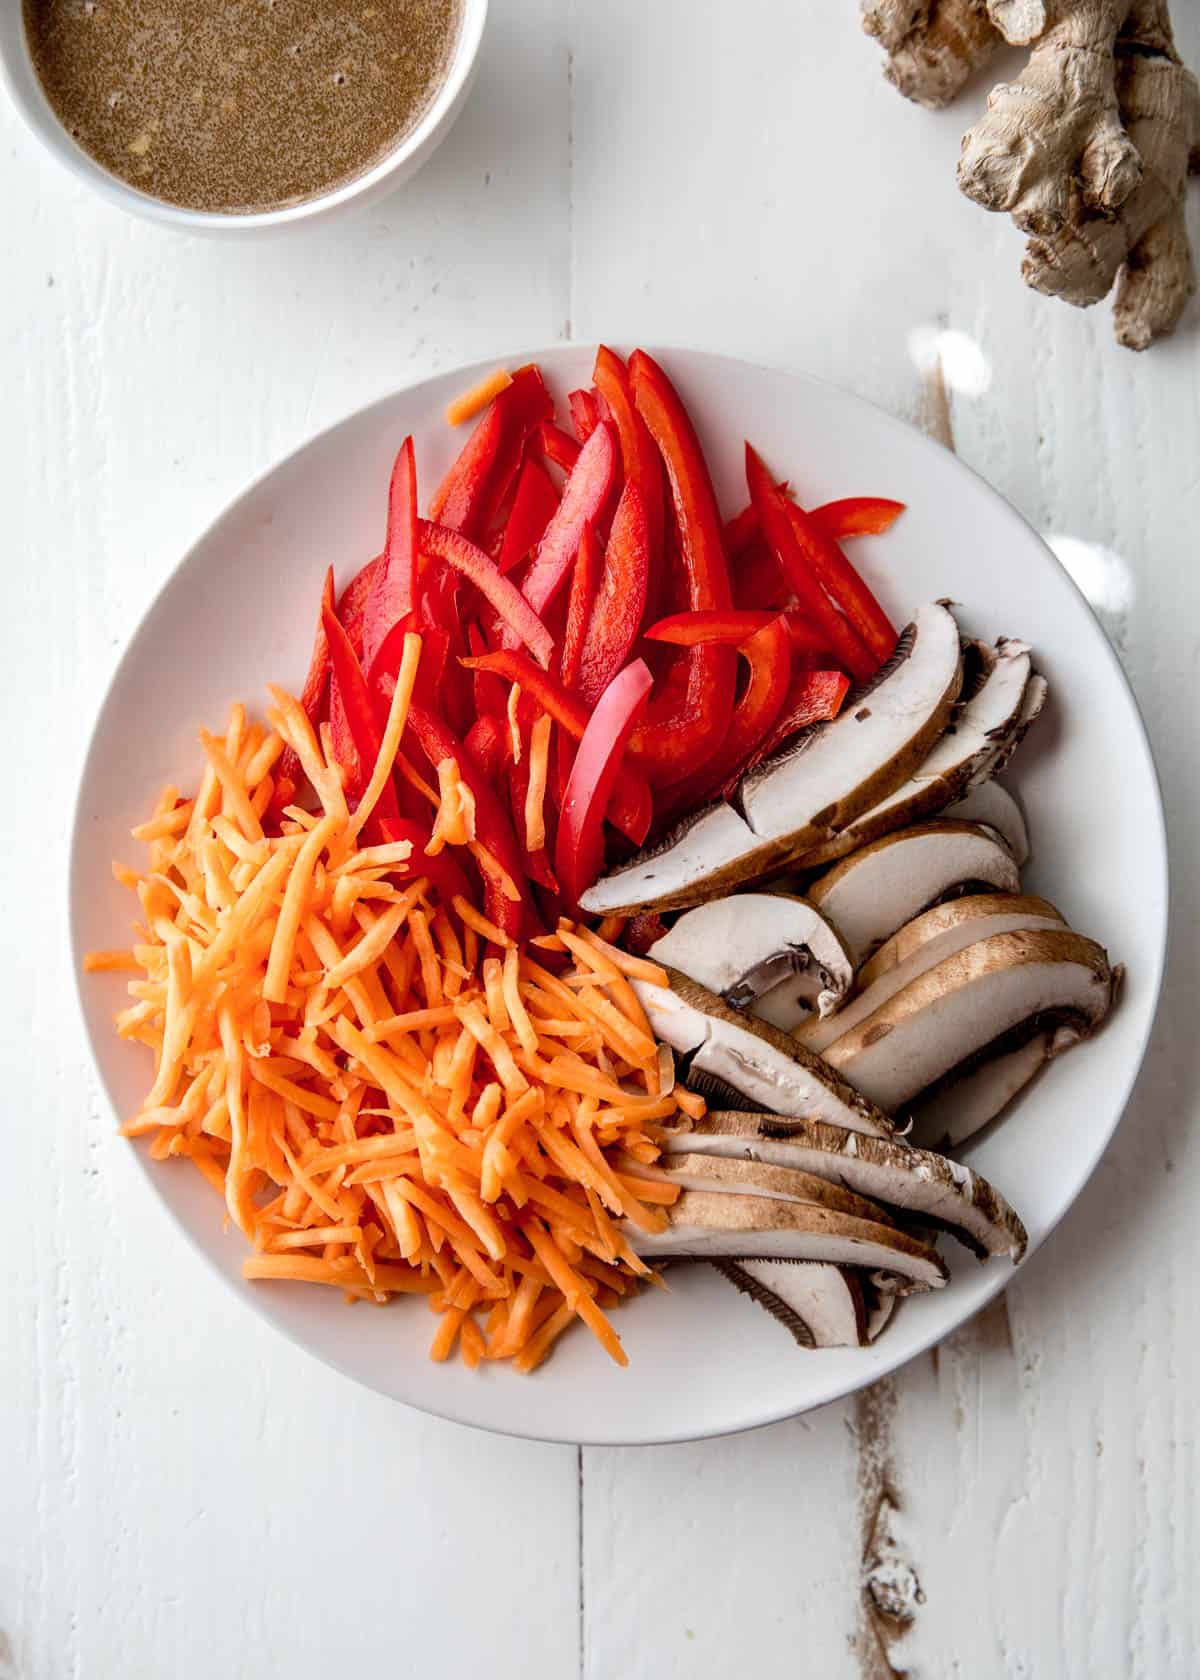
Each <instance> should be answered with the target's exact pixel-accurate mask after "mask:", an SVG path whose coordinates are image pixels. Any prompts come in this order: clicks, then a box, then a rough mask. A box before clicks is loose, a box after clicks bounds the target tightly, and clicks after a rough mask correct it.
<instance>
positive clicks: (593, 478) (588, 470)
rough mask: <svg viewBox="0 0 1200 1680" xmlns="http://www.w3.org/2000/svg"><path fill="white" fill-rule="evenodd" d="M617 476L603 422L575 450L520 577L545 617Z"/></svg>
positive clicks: (613, 445) (611, 435)
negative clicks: (584, 533)
mask: <svg viewBox="0 0 1200 1680" xmlns="http://www.w3.org/2000/svg"><path fill="white" fill-rule="evenodd" d="M616 471H617V434H616V432H615V430H614V429H613V427H612V426H611V425H610V424H609V422H608V421H607V420H602V421H601V422H600V424H599V425H598V426H597V427H596V430H595V431H594V432H593V433H592V435H591V437H590V438H589V439H588V440H587V442H586V443H585V444H584V446H583V448H582V449H581V450H580V451H579V459H578V460H577V461H576V463H575V465H574V466H573V467H572V469H571V471H570V473H569V474H568V476H567V482H566V483H565V484H564V485H563V493H562V501H561V502H560V503H559V504H558V508H557V510H556V511H555V514H554V517H553V519H552V520H551V521H550V523H549V525H548V526H547V527H546V534H545V536H544V537H543V538H542V540H541V542H540V543H539V544H538V546H537V551H536V553H535V554H534V556H533V560H532V561H531V563H530V566H529V570H528V572H527V573H526V574H525V582H524V584H523V585H522V588H523V591H524V595H525V599H526V600H527V601H528V602H529V605H530V606H531V607H532V608H533V610H534V612H535V613H544V612H545V610H546V608H547V607H548V606H549V605H550V603H551V601H552V600H553V599H554V597H555V595H557V593H558V591H559V589H560V588H561V587H562V585H563V584H564V583H565V582H566V578H567V573H568V572H569V571H570V569H571V562H572V561H573V560H574V558H575V555H576V552H577V551H578V548H579V536H580V533H581V531H582V530H583V527H584V525H585V523H586V522H587V521H588V520H589V519H590V520H593V521H594V520H597V519H598V518H599V517H600V514H601V513H602V512H603V510H604V505H605V503H606V502H607V501H608V497H609V492H610V491H611V489H612V486H613V479H614V478H615V476H616Z"/></svg>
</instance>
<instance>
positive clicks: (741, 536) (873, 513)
mask: <svg viewBox="0 0 1200 1680" xmlns="http://www.w3.org/2000/svg"><path fill="white" fill-rule="evenodd" d="M779 488H780V489H781V490H782V491H783V492H784V494H785V495H786V494H787V488H788V487H787V483H786V482H784V483H782V484H781V485H780V486H779ZM905 505H906V504H905V503H904V502H893V501H891V500H890V499H889V498H888V497H887V496H843V497H842V498H841V500H840V501H836V502H822V503H821V506H820V507H815V508H812V509H810V511H809V515H808V517H809V518H810V519H815V520H816V522H817V524H818V525H819V526H820V527H821V529H822V530H823V531H824V532H825V534H826V536H828V537H832V538H833V540H834V542H840V541H841V540H842V538H843V537H878V536H881V535H882V534H883V532H884V531H890V530H891V528H892V526H893V525H894V524H895V523H896V521H897V519H899V517H900V515H901V514H902V513H903V512H904V509H905ZM760 532H761V526H760V525H759V523H758V514H757V513H756V512H755V511H754V503H753V502H750V503H748V504H747V506H746V507H744V508H743V509H742V511H741V512H740V513H736V514H734V516H733V518H732V519H727V520H726V521H725V552H726V553H727V554H728V556H729V558H730V559H731V560H733V559H736V557H737V556H738V555H739V554H742V553H744V552H745V550H746V549H748V548H749V547H750V545H751V544H752V543H753V542H754V541H755V539H756V538H757V537H758V536H759V534H760Z"/></svg>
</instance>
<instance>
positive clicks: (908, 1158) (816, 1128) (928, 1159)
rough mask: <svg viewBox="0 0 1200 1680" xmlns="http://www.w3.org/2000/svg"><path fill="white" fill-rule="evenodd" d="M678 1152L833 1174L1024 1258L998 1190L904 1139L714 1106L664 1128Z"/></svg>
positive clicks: (988, 1249) (995, 1250) (985, 1249)
mask: <svg viewBox="0 0 1200 1680" xmlns="http://www.w3.org/2000/svg"><path fill="white" fill-rule="evenodd" d="M663 1148H664V1150H665V1152H666V1156H667V1158H668V1160H669V1159H670V1158H671V1157H673V1155H674V1154H675V1153H677V1152H684V1153H687V1154H698V1153H705V1154H713V1155H725V1156H734V1157H736V1156H741V1157H742V1158H744V1159H748V1160H752V1161H764V1162H769V1163H771V1164H773V1165H776V1166H791V1167H795V1168H797V1169H799V1170H800V1171H803V1172H807V1173H813V1174H815V1175H817V1176H818V1177H822V1178H829V1179H831V1180H832V1181H833V1183H835V1184H841V1185H844V1186H845V1187H846V1188H847V1189H849V1190H853V1191H855V1192H856V1193H857V1194H858V1195H860V1196H866V1197H867V1198H868V1199H870V1200H872V1201H876V1202H882V1203H883V1204H884V1205H885V1206H887V1207H892V1208H897V1209H899V1210H900V1211H901V1212H903V1213H905V1214H909V1215H912V1216H913V1217H916V1218H920V1219H926V1220H930V1221H933V1222H935V1223H936V1224H939V1225H943V1226H945V1227H946V1228H947V1229H948V1230H950V1231H952V1232H954V1233H955V1235H957V1236H959V1238H960V1240H962V1241H963V1242H965V1243H966V1244H967V1246H968V1247H969V1248H971V1249H972V1250H973V1251H974V1252H975V1253H976V1254H987V1255H1007V1256H1008V1257H1010V1258H1011V1259H1013V1260H1014V1261H1015V1260H1019V1259H1020V1258H1021V1256H1022V1255H1023V1254H1024V1252H1025V1248H1026V1245H1027V1243H1028V1240H1029V1239H1028V1237H1027V1235H1026V1232H1025V1227H1024V1225H1022V1223H1021V1221H1020V1219H1019V1218H1018V1217H1017V1215H1016V1213H1015V1212H1014V1211H1013V1209H1012V1208H1011V1207H1010V1206H1009V1205H1008V1203H1007V1202H1006V1201H1005V1199H1004V1197H1003V1196H1002V1195H1001V1194H1000V1192H999V1191H998V1190H996V1189H995V1188H993V1186H992V1185H991V1184H989V1183H988V1181H987V1179H986V1178H983V1177H982V1176H981V1175H980V1174H979V1173H977V1172H974V1171H972V1169H971V1168H970V1167H966V1166H963V1164H962V1163H961V1162H959V1161H951V1160H948V1159H947V1158H946V1157H945V1156H944V1155H937V1154H934V1153H932V1152H931V1151H929V1150H925V1149H916V1148H914V1147H913V1146H912V1145H911V1144H908V1143H905V1142H904V1141H903V1140H902V1139H900V1138H877V1137H864V1136H863V1135H862V1134H861V1133H859V1132H851V1131H847V1130H846V1129H845V1128H844V1127H841V1126H827V1125H822V1124H820V1123H819V1122H816V1121H811V1120H787V1119H783V1118H780V1117H779V1116H778V1115H774V1114H759V1113H753V1112H750V1111H747V1110H736V1109H724V1110H721V1109H716V1110H710V1111H709V1113H707V1114H705V1115H703V1116H702V1117H701V1118H700V1119H699V1120H696V1121H693V1122H692V1124H691V1125H690V1126H686V1127H673V1128H671V1129H669V1130H667V1131H665V1133H664V1142H663Z"/></svg>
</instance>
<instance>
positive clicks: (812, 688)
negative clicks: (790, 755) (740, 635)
mask: <svg viewBox="0 0 1200 1680" xmlns="http://www.w3.org/2000/svg"><path fill="white" fill-rule="evenodd" d="M849 688H850V679H849V677H848V676H847V675H846V673H845V672H844V671H797V672H796V673H795V674H794V675H793V677H792V683H791V687H790V688H789V690H788V695H787V699H786V700H785V701H784V703H783V710H782V711H781V712H780V714H779V717H778V719H777V720H776V722H775V724H774V726H773V727H772V729H771V730H770V732H769V734H768V735H767V736H766V738H765V739H764V740H763V741H761V742H760V743H759V745H758V746H757V747H756V748H755V750H754V751H753V752H752V753H751V754H750V757H749V759H748V760H747V762H746V765H745V769H744V770H743V771H742V774H743V775H744V774H745V771H746V770H752V769H753V768H754V766H755V765H756V764H761V763H762V761H763V759H764V758H769V757H770V755H771V754H772V753H773V752H774V751H775V749H776V748H777V747H781V746H782V745H783V743H784V742H785V741H787V740H789V739H790V738H791V736H793V735H797V734H799V732H800V730H802V729H807V728H808V727H809V725H810V724H813V723H824V722H825V720H826V719H827V718H834V717H836V716H837V715H838V713H839V712H840V711H841V709H842V701H843V700H844V699H845V698H846V695H847V693H848V692H849Z"/></svg>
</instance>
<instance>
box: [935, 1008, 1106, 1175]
mask: <svg viewBox="0 0 1200 1680" xmlns="http://www.w3.org/2000/svg"><path fill="white" fill-rule="evenodd" d="M1079 1036H1080V1035H1079V1032H1078V1030H1077V1029H1076V1028H1074V1027H1069V1026H1066V1027H1059V1028H1058V1029H1057V1030H1055V1031H1047V1032H1038V1033H1034V1035H1033V1037H1032V1038H1030V1039H1029V1040H1028V1041H1027V1042H1026V1043H1025V1044H1020V1045H1018V1046H1017V1048H1016V1049H1015V1050H1008V1051H1005V1052H1004V1053H1003V1054H1002V1055H999V1056H995V1057H993V1058H992V1059H991V1060H989V1061H985V1062H981V1063H980V1064H979V1065H978V1066H977V1067H972V1068H970V1069H969V1070H968V1071H967V1072H966V1073H964V1074H962V1075H961V1076H958V1077H952V1078H950V1079H948V1080H945V1081H943V1083H942V1084H941V1085H938V1086H936V1087H935V1088H934V1090H932V1091H930V1092H929V1093H928V1094H927V1095H926V1096H923V1097H921V1098H919V1099H918V1101H917V1105H916V1107H915V1108H914V1110H913V1113H912V1132H911V1134H910V1136H911V1137H912V1140H913V1142H914V1143H919V1144H923V1145H924V1146H925V1147H926V1148H928V1149H941V1150H950V1149H957V1148H958V1147H959V1146H960V1145H961V1144H964V1143H966V1142H967V1141H968V1139H969V1138H973V1137H974V1136H975V1134H976V1132H981V1131H982V1130H983V1128H984V1127H985V1126H988V1125H990V1124H991V1122H992V1121H993V1120H996V1119H998V1118H999V1117H1000V1115H1001V1114H1003V1113H1004V1111H1005V1110H1006V1109H1007V1108H1009V1107H1010V1106H1011V1105H1012V1104H1013V1103H1014V1102H1015V1101H1016V1099H1017V1097H1019V1096H1020V1094H1021V1092H1022V1091H1023V1090H1024V1089H1025V1087H1026V1086H1027V1085H1028V1084H1029V1083H1030V1082H1031V1081H1032V1080H1034V1079H1036V1078H1037V1076H1038V1074H1039V1073H1040V1072H1041V1070H1042V1069H1043V1068H1044V1067H1045V1065H1046V1063H1047V1062H1049V1061H1051V1060H1053V1058H1054V1057H1055V1056H1058V1055H1061V1054H1062V1052H1063V1051H1064V1050H1069V1049H1070V1047H1071V1045H1073V1044H1078V1042H1079Z"/></svg>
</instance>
